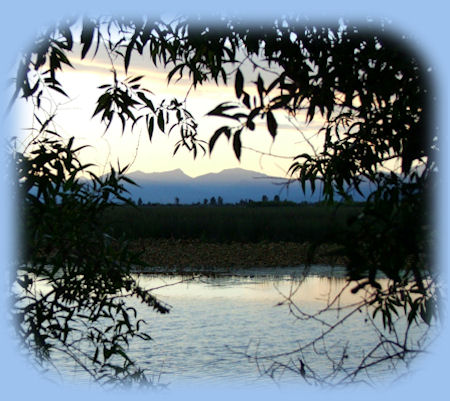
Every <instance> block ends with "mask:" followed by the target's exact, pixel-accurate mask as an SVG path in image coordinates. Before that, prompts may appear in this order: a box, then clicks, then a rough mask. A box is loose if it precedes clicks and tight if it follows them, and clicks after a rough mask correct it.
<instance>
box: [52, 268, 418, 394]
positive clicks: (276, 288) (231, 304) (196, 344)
mask: <svg viewBox="0 0 450 401" xmlns="http://www.w3.org/2000/svg"><path fill="white" fill-rule="evenodd" d="M139 282H140V283H141V285H142V286H144V287H145V288H158V289H156V290H155V291H154V294H156V295H157V297H158V299H160V300H161V301H164V302H165V303H167V304H169V305H170V306H171V307H172V309H171V312H170V313H169V314H165V315H160V314H157V313H156V312H154V311H153V310H152V309H150V308H148V307H144V306H142V305H141V304H139V303H137V301H134V300H129V303H130V305H131V306H134V307H136V308H137V310H138V313H139V316H140V317H141V318H143V319H144V320H146V321H147V322H148V323H149V325H148V326H147V327H146V328H145V331H146V332H147V333H148V334H150V335H151V336H152V338H153V341H150V342H144V341H141V340H139V341H136V342H135V343H133V344H132V345H131V348H130V355H131V357H132V358H135V359H136V360H137V361H138V363H139V365H140V366H141V367H143V368H145V369H146V370H147V374H148V376H149V377H151V378H152V379H153V381H155V382H157V383H159V384H162V385H166V384H167V385H169V386H170V385H188V386H189V385H198V384H214V383H234V384H237V385H245V386H246V385H250V386H265V385H273V384H274V383H276V384H277V385H279V384H281V385H283V384H292V383H294V384H295V383H299V382H303V378H302V377H301V376H300V375H299V367H300V362H299V358H300V357H301V359H302V360H304V361H305V363H307V364H308V369H309V368H311V369H314V371H315V372H319V374H320V375H322V376H323V377H326V375H327V374H328V373H330V372H331V371H332V370H333V365H332V363H331V359H334V360H335V361H338V360H339V357H340V356H342V355H343V353H345V354H346V355H347V356H346V357H345V358H344V359H343V362H344V368H348V369H350V368H352V367H355V366H357V364H358V363H359V362H360V360H361V356H362V355H363V354H367V352H368V351H369V350H370V349H371V347H373V345H374V344H375V343H376V341H377V332H376V330H375V328H374V326H373V325H371V324H370V322H368V321H365V319H366V315H365V313H355V314H353V315H352V316H351V317H350V318H349V319H348V321H346V323H345V324H344V325H343V326H342V327H337V328H336V329H335V330H333V332H332V333H330V334H329V335H328V336H327V342H326V344H325V345H326V347H327V350H328V352H329V354H328V355H318V352H319V353H320V352H321V351H323V350H324V349H323V344H322V343H321V342H318V343H317V348H316V350H313V349H312V348H311V347H310V348H308V349H306V350H305V351H304V353H303V354H302V355H299V354H296V355H280V354H283V353H286V352H289V351H292V350H294V349H296V348H298V347H299V346H300V345H304V344H306V343H308V342H309V341H311V340H312V339H314V338H317V337H318V336H320V335H321V334H322V333H323V331H324V330H325V329H326V326H324V325H323V324H322V323H321V322H319V321H317V320H313V319H305V320H302V319H299V318H298V316H297V317H296V316H294V315H293V313H292V312H290V310H289V307H288V306H287V305H286V304H282V305H280V302H282V301H283V299H285V297H286V296H288V295H289V294H291V299H292V300H293V301H295V305H296V306H298V307H299V308H301V310H302V311H303V312H305V313H310V314H312V313H314V312H315V311H318V310H320V309H322V308H324V307H325V306H326V305H327V301H329V300H330V299H332V298H333V296H334V295H336V294H337V292H338V291H340V290H341V289H342V287H343V286H344V285H345V283H346V281H345V280H344V279H343V278H339V277H337V278H336V277H335V278H326V277H320V276H313V275H312V276H308V277H307V278H306V279H305V280H304V281H303V282H302V283H301V286H299V279H296V278H292V277H291V276H276V277H275V276H252V277H246V276H239V277H216V278H200V279H195V280H187V281H186V278H183V277H181V276H170V277H168V276H161V275H140V276H139ZM295 290H296V291H295ZM359 297H360V296H359V295H352V294H350V292H349V291H346V292H344V294H343V295H342V297H341V301H342V304H341V305H340V306H341V307H342V306H343V305H344V304H345V303H353V302H355V301H357V300H358V299H359ZM294 312H296V313H297V314H299V313H300V312H299V311H298V310H297V311H296V310H294ZM345 313H346V309H341V310H339V311H329V312H328V313H325V314H324V315H323V316H321V318H323V319H325V320H326V321H327V322H328V323H333V322H335V321H337V319H339V318H341V317H342V316H344V314H345ZM300 317H301V316H300ZM399 324H400V325H401V322H400V323H399ZM422 332H423V328H420V327H418V328H415V329H414V333H415V336H416V337H415V338H418V337H419V336H420V335H422ZM347 345H348V346H349V348H348V349H347V350H345V347H346V346H347ZM273 355H279V356H278V357H276V358H270V357H269V356H273ZM255 357H257V358H255ZM55 362H56V365H57V366H58V369H59V370H60V371H61V372H62V374H63V376H64V377H65V378H66V379H67V378H70V380H80V381H85V380H87V379H88V378H87V377H86V376H85V374H84V373H83V371H82V370H81V369H79V368H78V367H77V365H75V364H74V363H73V362H71V361H70V360H68V359H67V358H58V357H56V360H55ZM277 363H278V364H279V363H282V364H285V365H287V366H288V368H281V367H280V366H279V365H277ZM273 368H275V369H273ZM392 368H393V367H392V366H391V364H389V363H384V364H381V365H379V366H377V367H375V368H373V369H372V370H371V376H370V377H367V376H364V379H370V380H374V381H383V380H385V379H386V378H390V379H392ZM399 368H400V373H401V371H402V369H403V367H402V366H400V367H399ZM308 373H310V370H308ZM271 375H272V376H273V377H271ZM340 375H341V376H343V373H342V372H341V373H340Z"/></svg>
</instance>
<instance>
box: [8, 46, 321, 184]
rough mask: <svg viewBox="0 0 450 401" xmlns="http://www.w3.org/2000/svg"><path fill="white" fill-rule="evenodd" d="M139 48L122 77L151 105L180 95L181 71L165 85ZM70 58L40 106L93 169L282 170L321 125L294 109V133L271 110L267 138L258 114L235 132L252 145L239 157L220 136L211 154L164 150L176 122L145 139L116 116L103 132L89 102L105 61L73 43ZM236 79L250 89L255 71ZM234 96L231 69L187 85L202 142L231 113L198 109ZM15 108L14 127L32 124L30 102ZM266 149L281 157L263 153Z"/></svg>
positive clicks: (174, 136)
mask: <svg viewBox="0 0 450 401" xmlns="http://www.w3.org/2000/svg"><path fill="white" fill-rule="evenodd" d="M92 47H93V48H94V46H92ZM144 55H146V56H147V57H145V56H139V54H138V53H137V52H136V53H135V54H133V56H132V59H131V66H130V68H129V70H128V76H138V75H144V78H143V79H142V80H141V81H140V82H141V84H142V86H143V87H146V88H147V89H149V90H151V91H152V92H153V94H154V95H153V96H152V100H153V103H154V104H155V106H156V105H157V104H159V102H160V101H161V100H162V99H163V98H167V99H169V100H170V99H172V98H174V97H175V98H177V99H178V100H179V101H182V100H183V99H184V98H185V97H186V94H187V93H188V91H189V86H190V82H189V81H188V79H185V78H183V79H182V80H180V81H178V82H176V78H178V76H177V75H175V76H174V78H173V80H172V82H171V83H170V84H169V85H168V84H167V78H166V76H167V75H166V74H167V71H166V72H164V71H163V70H157V69H156V68H155V67H154V66H153V64H152V63H151V61H150V60H149V57H148V53H145V52H144ZM71 62H72V64H73V66H74V68H73V69H72V68H70V67H66V66H64V68H63V72H61V73H60V75H59V79H60V82H61V83H62V85H63V88H64V89H65V90H66V93H67V94H68V95H69V97H70V99H68V98H65V97H63V96H59V95H58V94H57V93H51V101H49V100H48V98H47V100H43V101H42V106H43V108H45V109H46V110H49V111H50V110H55V104H56V105H57V113H56V119H55V120H54V125H53V127H52V129H54V130H55V131H57V132H58V133H59V134H61V135H63V136H64V137H67V138H69V137H71V136H74V137H75V138H76V143H78V145H85V144H87V145H90V147H89V148H88V149H85V150H83V151H82V153H81V159H82V160H83V161H85V162H91V163H95V164H96V165H97V166H98V167H97V169H96V171H95V172H96V173H100V174H101V173H103V172H106V171H107V169H108V168H109V163H112V164H113V166H116V165H117V163H116V161H117V160H119V161H120V165H121V166H124V165H127V164H130V163H131V164H132V165H131V166H130V168H129V171H130V172H131V171H136V170H140V171H144V172H160V171H170V170H174V169H178V168H180V169H182V170H183V171H184V172H185V173H186V174H188V175H190V176H192V177H195V176H198V175H202V174H206V173H210V172H219V171H221V170H224V169H227V168H235V167H240V168H244V169H248V170H254V171H260V172H262V173H264V174H267V175H270V176H279V177H285V176H286V172H287V170H288V168H289V166H290V165H291V164H292V159H291V158H289V157H293V156H296V155H298V154H300V153H303V152H305V151H308V148H309V145H307V142H306V141H305V138H308V139H311V137H312V136H313V135H314V133H315V132H316V131H317V130H318V129H320V127H321V123H320V120H319V119H317V118H316V120H317V121H314V122H313V123H311V124H309V125H306V123H305V118H304V116H302V117H299V118H298V119H297V120H296V122H295V124H297V127H298V128H299V129H300V130H301V132H300V131H299V130H298V129H295V128H294V126H293V125H292V123H291V122H289V120H288V119H287V116H286V115H285V114H281V113H280V114H279V115H277V120H278V135H277V137H276V139H275V141H273V140H272V137H271V136H270V134H269V133H268V130H267V128H266V121H265V120H264V121H263V120H260V121H259V123H258V121H256V123H257V124H256V129H255V131H244V134H243V135H242V136H241V138H242V144H243V147H248V148H252V149H254V150H256V151H252V150H248V149H243V150H242V155H241V162H239V161H238V160H237V159H236V157H235V155H234V152H233V148H232V144H231V142H230V143H228V142H227V139H226V137H225V136H224V137H222V138H220V139H219V140H218V142H217V143H216V145H215V148H214V151H213V152H212V155H211V156H210V155H209V154H208V153H207V154H206V155H204V156H203V153H202V152H200V153H199V155H198V156H197V158H196V159H195V160H194V158H193V155H192V154H191V153H189V152H188V151H187V150H186V149H184V148H180V150H179V151H178V152H177V154H176V155H175V156H172V154H173V150H174V145H175V143H176V142H177V140H178V139H179V134H178V133H177V131H176V129H175V130H174V131H172V133H171V134H170V136H167V135H165V134H162V133H161V132H160V131H159V130H157V129H156V124H155V131H154V135H153V138H152V141H151V142H150V141H149V138H148V133H147V131H146V129H145V121H144V120H141V121H142V124H141V125H138V124H137V126H136V128H135V129H134V131H133V132H131V130H130V129H126V131H125V133H124V134H123V135H122V129H121V127H122V126H121V124H120V122H119V120H118V119H117V120H115V123H114V122H113V124H112V125H111V127H110V129H109V130H108V131H107V132H106V133H105V127H106V125H105V124H104V123H101V121H100V116H99V115H97V116H96V117H94V118H91V116H92V114H93V111H94V110H95V107H96V101H97V99H98V97H99V95H100V94H101V93H102V91H101V90H100V89H97V88H98V86H100V85H103V84H111V83H112V82H113V74H112V73H111V64H110V62H109V60H108V58H107V57H106V55H105V54H104V52H102V51H99V53H98V54H97V55H96V57H95V58H93V53H92V51H90V52H89V53H88V55H87V56H86V58H84V59H83V60H81V58H80V50H79V48H76V50H75V52H74V53H73V54H72V57H71ZM122 66H123V61H122V60H117V62H115V68H116V70H117V72H118V78H119V79H124V78H125V73H124V69H123V67H122ZM186 75H187V74H185V76H186ZM244 78H245V82H246V90H247V91H248V92H249V93H250V94H252V93H255V90H254V88H253V87H254V84H253V83H252V82H251V81H252V80H254V79H256V77H252V76H251V70H250V68H248V69H247V73H246V72H245V70H244ZM266 78H267V80H268V81H266V82H270V81H269V79H273V75H272V76H267V77H266ZM266 85H267V83H266ZM235 100H236V97H235V93H234V75H232V76H231V79H230V80H229V82H228V86H224V85H220V86H217V85H216V84H215V83H214V82H212V83H206V84H203V85H202V86H198V87H197V89H196V90H191V91H190V92H189V96H188V98H187V108H188V110H189V111H190V112H191V113H192V114H193V115H194V116H195V118H196V120H197V122H198V124H199V134H200V135H199V137H200V139H203V140H205V141H208V140H209V138H210V137H211V135H212V134H213V133H214V131H215V130H216V129H217V128H219V127H221V126H222V125H225V124H230V125H233V123H234V122H233V121H232V120H228V119H224V118H218V117H210V116H205V115H206V113H207V112H209V111H210V110H212V109H213V108H214V107H215V106H216V105H218V104H219V103H221V102H226V101H235ZM17 113H18V121H19V122H20V123H19V125H20V128H21V129H23V128H25V129H27V128H29V127H30V126H32V120H31V115H32V107H31V105H30V104H25V102H23V101H22V102H21V103H20V105H19V106H17ZM130 126H131V124H130ZM22 133H23V135H24V137H26V135H27V134H28V133H29V131H27V130H25V131H22ZM206 148H208V147H207V146H206ZM258 151H259V152H258ZM268 153H270V154H272V155H280V156H283V157H274V156H268V155H267V154H268Z"/></svg>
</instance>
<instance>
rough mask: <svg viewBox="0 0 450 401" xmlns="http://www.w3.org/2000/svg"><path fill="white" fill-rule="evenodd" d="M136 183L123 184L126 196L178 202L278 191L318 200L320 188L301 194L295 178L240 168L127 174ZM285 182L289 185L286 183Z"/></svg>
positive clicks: (226, 199) (282, 194)
mask: <svg viewBox="0 0 450 401" xmlns="http://www.w3.org/2000/svg"><path fill="white" fill-rule="evenodd" d="M127 177H128V178H130V179H132V180H133V181H134V182H135V183H136V184H138V186H133V185H126V188H127V190H128V191H129V192H130V197H131V198H132V199H133V200H134V201H135V202H137V201H138V199H139V198H140V199H141V200H142V202H143V203H148V202H150V203H175V199H176V198H178V199H179V203H181V204H192V203H197V202H200V203H203V201H204V199H207V200H208V202H209V200H210V199H211V198H212V197H215V198H216V199H218V197H219V196H220V197H221V198H222V199H223V202H224V203H237V202H239V201H241V200H253V201H261V199H262V197H263V196H264V195H265V196H267V198H268V199H269V200H273V198H274V197H275V196H276V195H278V196H279V197H280V200H289V201H294V202H303V201H306V202H316V201H318V200H320V191H317V192H315V193H314V194H311V191H310V190H309V189H308V188H307V191H306V194H303V192H302V190H301V186H300V184H299V183H298V182H297V181H291V182H289V181H288V180H287V179H286V178H280V177H270V176H268V175H265V174H262V173H259V172H256V171H250V170H244V169H240V168H234V169H227V170H223V171H221V172H219V173H209V174H205V175H201V176H198V177H195V178H192V177H190V176H188V175H186V174H185V173H184V172H183V171H182V170H180V169H177V170H173V171H167V172H162V173H144V172H142V171H134V172H132V173H129V174H128V175H127ZM288 183H289V185H288Z"/></svg>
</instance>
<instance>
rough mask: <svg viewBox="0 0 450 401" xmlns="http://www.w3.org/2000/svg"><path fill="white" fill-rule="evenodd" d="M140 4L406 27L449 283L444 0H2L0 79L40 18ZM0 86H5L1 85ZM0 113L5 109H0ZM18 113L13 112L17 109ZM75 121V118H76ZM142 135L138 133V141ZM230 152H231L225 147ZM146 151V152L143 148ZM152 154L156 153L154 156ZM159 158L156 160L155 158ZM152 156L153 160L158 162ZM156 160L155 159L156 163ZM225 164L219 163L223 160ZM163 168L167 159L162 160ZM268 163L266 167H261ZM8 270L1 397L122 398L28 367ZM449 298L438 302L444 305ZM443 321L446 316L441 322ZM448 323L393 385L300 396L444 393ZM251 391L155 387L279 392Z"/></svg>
mask: <svg viewBox="0 0 450 401" xmlns="http://www.w3.org/2000/svg"><path fill="white" fill-rule="evenodd" d="M143 10H149V11H150V12H152V13H154V14H157V13H160V12H167V11H170V12H174V11H176V12H180V13H183V12H201V13H206V14H210V13H214V12H215V13H217V12H227V13H231V14H233V13H238V14H240V15H244V16H248V18H249V19H253V20H255V19H256V20H257V19H258V18H267V17H271V16H273V15H278V14H282V13H284V14H290V13H300V14H302V15H306V16H308V18H310V19H311V20H315V21H316V20H319V21H320V20H330V19H331V20H332V21H336V20H338V18H340V17H343V18H347V19H353V20H359V21H360V20H365V19H367V18H372V19H380V18H383V19H385V20H386V21H387V22H388V23H389V24H390V25H389V26H391V27H392V29H394V30H395V31H397V32H399V34H408V35H409V36H410V37H412V39H413V40H414V41H415V42H416V44H417V48H418V50H419V51H420V52H421V53H422V54H423V57H424V58H426V59H427V60H428V61H429V64H430V65H431V66H432V68H433V71H434V76H435V82H436V92H437V96H438V98H439V101H438V105H439V109H438V110H436V111H435V112H436V124H437V125H438V127H439V130H440V133H441V135H440V140H441V151H442V155H443V157H441V160H440V172H441V185H440V192H439V193H438V196H437V198H436V204H435V207H436V210H437V212H436V215H437V216H438V218H437V219H436V224H437V226H438V232H439V235H438V238H437V239H436V241H437V249H438V251H437V255H436V260H437V263H438V265H439V266H441V267H442V269H441V274H442V276H443V279H444V282H445V283H448V281H447V280H448V275H447V269H448V264H447V262H448V256H449V255H448V252H449V247H448V238H449V235H450V233H449V211H448V199H449V193H448V192H449V190H448V188H449V185H448V184H449V175H448V173H449V164H448V163H449V160H450V159H449V158H448V151H449V142H448V128H449V126H448V123H449V114H448V110H449V109H450V108H449V103H448V94H449V93H450V85H449V82H450V81H449V72H450V69H449V68H448V65H449V64H450V53H449V52H448V51H447V49H448V15H449V13H448V5H447V2H446V1H444V0H428V1H426V2H425V1H417V2H411V1H406V0H398V1H394V2H393V1H392V0H378V1H376V2H365V1H361V0H359V1H356V0H347V1H340V2H337V1H332V0H322V1H321V0H317V1H314V2H299V1H294V0H290V1H289V0H277V1H276V2H272V3H268V4H266V3H262V2H260V1H258V2H254V1H250V2H242V1H238V0H228V1H227V2H226V3H217V2H212V1H208V2H206V1H204V2H195V1H191V2H181V1H175V0H173V1H170V2H157V3H154V4H152V5H151V6H150V5H149V2H143V1H137V0H127V1H126V2H111V1H106V0H99V1H95V2H93V1H92V0H89V1H88V0H79V1H77V2H60V1H54V0H41V1H39V2H26V1H24V0H16V1H14V2H7V4H4V5H3V9H2V16H3V19H2V24H0V33H1V38H2V40H1V41H0V54H1V55H2V57H1V59H0V68H1V75H0V76H1V77H2V78H3V82H5V81H6V79H7V77H8V76H10V73H11V70H12V68H13V65H14V60H15V58H16V57H17V53H18V51H19V50H20V49H21V48H23V47H26V46H27V41H29V40H30V38H32V37H33V35H34V34H35V32H36V31H38V30H39V29H40V27H41V26H43V25H45V24H47V23H51V22H53V21H54V20H56V19H59V18H61V17H62V16H64V15H68V14H71V13H91V14H97V13H105V12H107V13H114V14H124V13H125V14H130V13H142V12H143ZM81 82H83V81H82V80H81V79H78V80H77V81H74V83H75V84H76V85H80V83H81ZM2 88H4V86H3V87H2ZM6 94H7V91H6V90H5V91H3V95H4V96H0V109H1V110H5V109H6V105H7V102H8V100H9V99H8V98H7V97H6V96H5V95H6ZM2 113H3V112H2ZM15 117H16V116H15ZM74 125H76V122H75V123H74ZM16 128H17V124H16V122H15V121H11V119H10V118H6V119H5V118H3V120H2V132H3V133H5V132H7V133H11V132H13V133H15V132H16V131H15V129H16ZM143 140H144V138H142V141H143ZM230 153H231V152H230ZM147 157H148V158H149V159H150V156H147ZM153 157H154V158H155V157H156V156H153ZM160 163H161V162H160ZM156 164H158V163H156ZM160 165H161V164H160ZM221 165H225V164H221ZM147 166H148V165H147V164H146V163H144V165H142V166H141V165H140V164H139V165H138V164H136V167H137V168H136V169H142V170H144V171H145V169H147V168H148V169H150V167H147ZM0 167H1V168H2V175H0V179H1V180H2V181H1V186H0V188H1V192H0V196H1V197H0V205H1V207H0V221H1V222H2V224H1V226H0V229H1V232H0V235H1V241H0V256H1V258H2V259H1V261H2V262H3V263H2V266H4V267H5V266H8V263H10V262H11V260H12V259H13V258H14V253H13V249H14V247H13V245H14V240H15V231H14V226H15V214H14V206H15V204H14V198H13V196H12V194H11V189H10V187H9V183H10V181H8V170H7V159H6V156H5V152H4V150H3V149H2V152H0ZM168 168H169V167H168ZM266 168H267V169H268V167H266ZM186 172H187V173H189V174H192V175H195V174H197V173H196V172H195V170H194V169H193V170H191V171H186ZM8 278H9V272H8V269H7V268H3V269H2V273H1V274H0V294H1V300H0V316H1V319H2V320H1V322H0V330H1V331H0V352H1V355H2V363H1V364H0V369H1V372H0V377H1V383H2V395H4V397H6V398H7V399H9V398H12V397H14V398H15V399H28V398H32V399H33V400H40V399H45V400H53V399H55V400H56V399H62V398H63V399H64V400H72V399H74V400H79V399H80V398H82V397H85V398H86V399H92V398H94V397H95V398H96V399H108V400H115V399H121V400H122V399H123V397H124V396H126V394H123V393H120V392H119V393H104V392H102V391H97V390H95V389H89V388H87V389H86V388H76V387H73V386H72V387H70V386H62V387H59V386H55V385H53V384H52V383H49V382H45V381H43V379H42V378H41V377H40V376H39V375H38V374H36V373H35V372H34V370H33V369H32V368H30V366H29V364H28V363H27V362H26V361H25V360H24V359H23V358H22V357H20V356H19V355H18V352H17V347H16V344H14V343H13V341H12V340H11V322H10V321H9V320H7V318H6V317H7V316H8V310H9V305H8V303H7V298H6V296H7V294H8V285H9V282H8ZM448 306H449V305H448V302H446V303H445V304H444V307H446V308H448ZM447 326H448V324H447ZM448 334H449V333H448V328H445V330H444V332H443V335H442V336H441V337H440V339H439V340H438V341H437V342H436V344H435V346H434V347H433V348H432V349H431V355H429V356H426V357H424V358H423V370H422V371H421V373H420V375H418V376H416V377H415V380H407V379H405V381H404V382H403V383H401V384H399V385H398V386H394V387H392V388H389V389H386V388H381V389H374V390H371V389H369V390H367V389H352V391H351V392H349V391H337V390H336V391H332V392H330V391H326V390H320V389H305V390H303V389H302V391H303V392H302V394H301V395H302V397H305V398H312V399H329V398H330V397H331V398H332V399H333V400H340V399H345V400H361V399H365V400H375V399H376V400H379V399H386V400H391V399H392V400H393V399H400V398H402V399H409V400H419V399H420V400H423V399H431V398H441V397H442V394H445V393H446V392H447V390H448V389H447V387H448V360H449V359H450V347H449V346H448V340H449V338H448ZM255 393H256V392H252V394H244V393H234V392H232V390H230V392H226V391H224V392H221V393H220V394H217V393H216V394H214V389H205V390H204V391H202V390H199V391H198V392H196V393H184V394H158V395H156V396H155V398H164V399H180V398H181V397H183V399H191V398H192V399H195V400H200V399H210V398H211V395H212V394H214V398H215V399H230V398H231V397H233V398H236V399H249V397H250V396H252V397H254V396H256V397H257V398H258V399H260V400H266V399H267V400H269V399H270V400H273V399H275V397H278V398H279V396H280V395H279V393H277V394H275V393H274V392H270V391H268V392H264V393H261V392H258V393H256V394H255ZM281 394H282V398H283V399H285V400H291V399H298V398H299V393H298V392H295V391H294V392H293V391H292V390H289V389H287V390H286V391H282V393H281ZM148 396H149V395H148V394H143V393H137V394H136V395H133V397H134V398H135V399H144V398H145V399H148Z"/></svg>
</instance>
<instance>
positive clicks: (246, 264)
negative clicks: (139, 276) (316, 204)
mask: <svg viewBox="0 0 450 401" xmlns="http://www.w3.org/2000/svg"><path fill="white" fill-rule="evenodd" d="M130 245H131V248H132V249H133V251H136V252H139V253H141V255H140V258H141V260H142V261H143V262H144V263H145V267H144V268H141V267H139V268H136V269H135V271H134V272H135V273H149V274H169V275H174V274H196V273H198V274H220V275H231V274H232V275H247V276H249V275H262V274H263V275H299V276H300V275H303V274H304V272H305V266H306V263H307V262H308V261H309V274H311V273H312V274H315V273H317V274H319V275H325V271H327V272H328V273H327V274H330V272H331V271H333V276H334V275H335V274H338V275H339V276H342V275H343V271H344V270H345V268H344V266H345V260H344V259H343V258H341V257H339V256H336V255H334V254H333V253H334V252H335V251H336V250H337V246H336V245H333V244H323V245H320V246H318V247H317V248H316V249H315V251H314V255H313V256H312V257H311V255H310V247H311V244H309V243H297V242H267V241H263V242H256V243H241V242H229V243H217V242H205V241H201V240H180V239H152V238H148V239H139V240H134V241H130Z"/></svg>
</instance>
